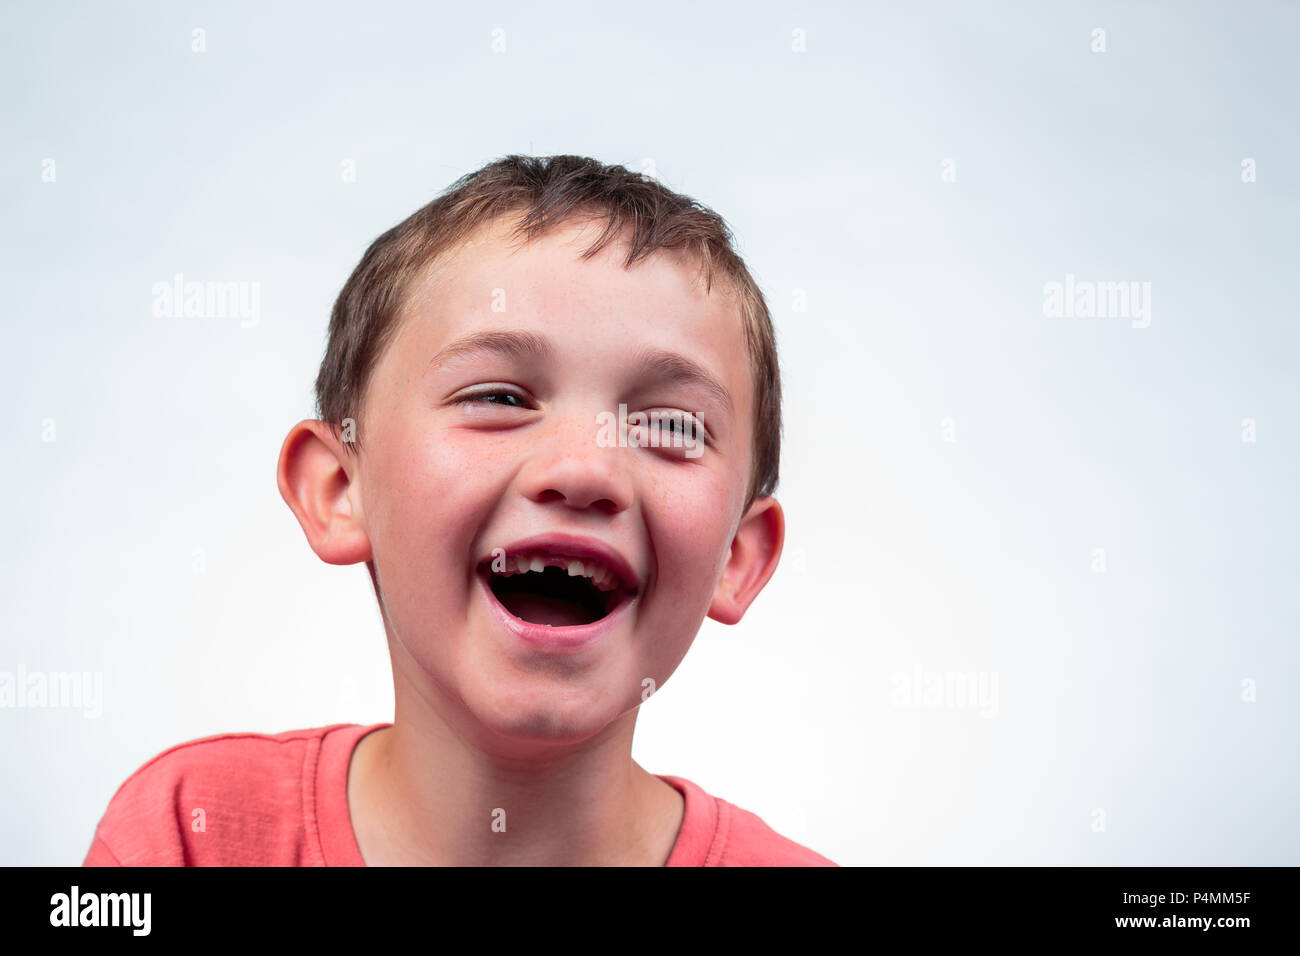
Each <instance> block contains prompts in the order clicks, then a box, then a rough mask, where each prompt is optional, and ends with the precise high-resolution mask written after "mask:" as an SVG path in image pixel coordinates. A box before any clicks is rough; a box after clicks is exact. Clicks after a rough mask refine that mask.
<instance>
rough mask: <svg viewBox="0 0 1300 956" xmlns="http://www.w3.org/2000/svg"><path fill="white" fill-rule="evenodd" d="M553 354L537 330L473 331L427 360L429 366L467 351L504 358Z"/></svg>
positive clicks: (470, 353)
mask: <svg viewBox="0 0 1300 956" xmlns="http://www.w3.org/2000/svg"><path fill="white" fill-rule="evenodd" d="M553 354H554V351H553V350H552V348H551V345H550V343H549V342H547V341H546V337H545V336H543V335H538V334H537V333H536V332H522V331H520V332H503V331H489V332H474V333H471V334H470V335H466V336H465V337H464V338H459V339H457V340H456V341H455V342H452V343H451V344H450V345H448V346H447V347H446V348H444V349H443V350H442V351H440V352H439V353H438V354H437V355H435V356H434V357H433V361H431V362H430V363H429V369H430V370H432V369H435V368H437V367H438V366H440V365H445V364H447V363H448V362H450V361H452V360H453V359H460V358H465V357H467V356H470V355H503V356H505V357H506V358H515V359H518V358H531V359H548V358H550V357H551V356H552V355H553Z"/></svg>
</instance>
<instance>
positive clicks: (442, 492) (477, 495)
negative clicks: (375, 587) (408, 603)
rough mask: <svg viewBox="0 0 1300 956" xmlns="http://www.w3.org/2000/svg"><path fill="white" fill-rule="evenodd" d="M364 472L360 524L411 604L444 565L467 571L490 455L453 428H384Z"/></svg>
mask: <svg viewBox="0 0 1300 956" xmlns="http://www.w3.org/2000/svg"><path fill="white" fill-rule="evenodd" d="M373 437H374V444H373V452H372V454H371V456H370V458H369V462H368V465H369V466H368V467H367V468H366V471H365V474H364V479H363V480H364V485H363V488H364V509H365V522H366V531H367V534H368V535H369V538H370V543H371V547H372V548H373V549H374V554H375V562H376V565H377V566H378V567H380V568H381V569H383V570H381V578H382V579H383V580H384V581H385V582H386V585H385V591H386V593H388V594H395V592H394V591H393V590H392V589H390V588H388V587H387V583H391V584H392V585H394V587H397V586H400V587H401V590H402V592H403V593H408V594H410V595H411V597H412V598H413V599H414V600H415V601H416V603H417V604H423V603H425V602H426V600H427V599H428V598H430V597H433V596H434V591H433V590H432V589H433V588H435V587H437V586H438V585H437V583H436V582H438V581H444V580H446V581H450V578H448V574H447V572H448V569H456V568H461V567H462V565H463V566H464V568H465V569H466V570H468V563H467V562H468V559H469V549H470V547H471V544H472V540H473V532H474V529H475V528H476V527H477V526H478V525H479V524H481V522H482V520H483V517H484V516H483V514H482V513H481V512H482V509H484V508H486V507H489V506H490V496H489V495H488V494H487V493H486V491H487V489H488V488H490V487H491V472H492V468H493V465H492V457H491V456H488V455H485V454H483V451H484V450H483V448H482V447H481V446H482V443H479V447H476V448H474V449H472V450H471V449H470V447H469V446H468V444H467V443H465V442H464V441H459V442H458V441H457V440H456V437H455V435H454V433H453V434H450V435H440V434H438V433H436V432H434V431H433V430H431V429H421V428H415V427H402V423H401V422H393V424H392V427H390V428H388V429H385V430H384V431H382V432H379V433H377V434H375V435H374V436H373Z"/></svg>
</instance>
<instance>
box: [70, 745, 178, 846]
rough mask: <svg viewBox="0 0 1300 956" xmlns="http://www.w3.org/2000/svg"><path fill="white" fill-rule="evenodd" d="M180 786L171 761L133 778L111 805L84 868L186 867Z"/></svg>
mask: <svg viewBox="0 0 1300 956" xmlns="http://www.w3.org/2000/svg"><path fill="white" fill-rule="evenodd" d="M179 783H180V781H179V780H178V779H176V776H175V773H174V769H173V768H172V767H171V766H169V765H168V763H167V762H165V761H163V762H158V763H151V764H147V765H146V766H144V767H142V768H141V769H140V770H138V771H136V773H134V774H132V775H131V776H130V777H129V778H128V779H127V781H126V782H125V783H123V784H122V786H121V787H119V788H118V790H117V793H115V794H114V795H113V799H112V800H110V801H109V804H108V809H107V810H105V811H104V816H103V817H102V818H101V819H100V821H99V824H98V825H97V826H96V827H95V835H94V838H93V839H92V841H91V844H90V850H89V851H88V852H87V853H86V859H85V861H84V862H83V863H82V866H184V865H185V863H186V860H185V850H184V845H183V842H182V840H181V837H180V833H179V831H178V827H177V822H176V809H175V800H174V798H175V796H176V794H177V791H178V789H179Z"/></svg>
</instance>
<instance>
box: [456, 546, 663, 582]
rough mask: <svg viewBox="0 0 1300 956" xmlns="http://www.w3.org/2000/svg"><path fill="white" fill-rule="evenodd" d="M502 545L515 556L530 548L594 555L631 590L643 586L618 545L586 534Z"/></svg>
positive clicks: (487, 558)
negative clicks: (618, 549)
mask: <svg viewBox="0 0 1300 956" xmlns="http://www.w3.org/2000/svg"><path fill="white" fill-rule="evenodd" d="M498 547H499V548H500V549H501V550H503V551H504V552H505V556H506V557H507V558H510V557H514V556H515V555H517V554H525V553H527V552H529V551H549V552H550V553H551V554H559V555H564V556H566V557H571V558H579V559H583V558H590V559H592V560H594V561H599V562H601V563H602V564H603V565H605V567H607V568H609V569H610V570H611V571H613V572H614V573H615V574H616V575H618V580H619V583H620V584H622V586H623V589H624V590H625V591H627V592H628V593H630V594H636V593H637V592H638V591H639V590H640V587H641V581H640V578H639V577H638V576H637V573H636V571H634V570H633V569H632V564H631V562H629V561H628V560H627V559H626V558H624V557H623V555H621V554H620V553H619V552H618V551H617V550H616V549H615V548H613V547H611V546H610V545H608V544H606V543H605V542H603V541H598V540H596V539H595V538H586V537H583V536H581V535H575V534H560V533H551V534H539V535H537V536H536V537H532V538H524V539H523V540H521V541H516V542H514V543H513V544H507V545H501V546H498ZM496 550H497V548H493V549H492V551H493V552H495V551H496ZM495 556H496V555H495V553H492V554H488V555H486V556H484V557H483V558H481V559H480V560H479V564H480V565H481V564H484V563H486V562H489V561H491V560H492V559H493V558H494V557H495Z"/></svg>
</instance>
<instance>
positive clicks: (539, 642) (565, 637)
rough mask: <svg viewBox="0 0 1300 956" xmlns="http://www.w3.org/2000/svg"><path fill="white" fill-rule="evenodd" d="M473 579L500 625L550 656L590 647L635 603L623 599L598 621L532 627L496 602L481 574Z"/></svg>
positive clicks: (610, 629)
mask: <svg viewBox="0 0 1300 956" xmlns="http://www.w3.org/2000/svg"><path fill="white" fill-rule="evenodd" d="M474 577H475V579H476V580H477V581H478V585H479V587H480V588H481V589H482V591H483V594H484V596H486V598H487V603H488V607H489V608H491V610H492V614H493V615H494V616H495V617H496V619H497V620H498V621H500V622H501V625H502V626H503V627H504V628H505V629H506V630H507V631H509V632H510V633H511V634H513V635H515V637H517V638H519V639H520V640H521V641H523V642H524V643H525V644H528V645H529V646H531V647H534V648H537V649H538V650H542V651H547V652H550V653H564V652H568V651H577V650H581V649H583V648H585V647H590V646H591V645H592V644H594V643H595V642H596V641H598V640H600V639H601V638H602V637H604V636H605V635H606V634H608V633H609V632H610V631H612V630H613V629H614V627H615V626H616V625H617V624H618V623H619V621H621V620H622V619H623V617H624V616H625V615H626V614H627V613H628V610H629V608H631V606H632V605H633V604H635V603H636V598H635V597H631V598H629V597H626V596H625V597H624V598H623V599H622V600H621V601H620V602H619V605H618V607H616V608H614V610H613V611H611V612H610V613H609V614H606V615H605V616H604V617H602V618H601V619H600V620H599V621H593V622H592V623H590V624H576V625H572V626H569V627H548V626H547V625H545V624H532V623H530V622H529V621H525V620H523V619H522V618H518V617H515V616H514V615H513V614H511V613H510V612H509V611H508V610H506V608H505V607H504V606H503V605H502V604H501V602H500V601H498V600H497V596H496V595H495V594H493V593H492V587H491V585H489V584H488V582H487V580H486V578H485V577H484V576H483V575H482V574H475V575H474Z"/></svg>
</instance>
